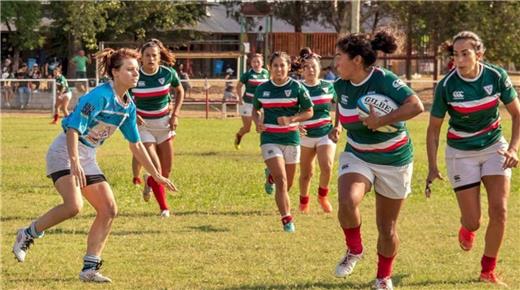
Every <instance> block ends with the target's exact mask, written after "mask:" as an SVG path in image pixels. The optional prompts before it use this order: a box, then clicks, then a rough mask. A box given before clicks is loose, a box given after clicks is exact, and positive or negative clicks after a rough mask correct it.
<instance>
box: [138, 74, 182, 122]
mask: <svg viewBox="0 0 520 290" xmlns="http://www.w3.org/2000/svg"><path fill="white" fill-rule="evenodd" d="M180 84H181V83H180V80H179V76H178V75H177V72H176V71H175V70H174V69H173V68H169V67H166V66H163V65H160V66H159V69H158V70H157V72H156V73H154V74H151V75H150V74H147V73H145V72H144V71H143V69H142V68H141V70H140V72H139V81H138V82H137V86H136V87H135V88H132V91H131V92H132V95H133V97H134V100H135V105H136V107H137V114H138V115H139V116H141V117H143V118H145V119H157V118H161V117H164V116H166V115H168V114H169V102H170V99H171V96H170V87H171V86H173V87H178V86H179V85H180Z"/></svg>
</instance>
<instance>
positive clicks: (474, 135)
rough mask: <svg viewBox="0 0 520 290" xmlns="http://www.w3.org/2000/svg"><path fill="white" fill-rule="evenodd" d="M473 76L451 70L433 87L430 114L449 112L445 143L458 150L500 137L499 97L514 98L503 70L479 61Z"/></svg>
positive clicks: (478, 147)
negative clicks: (477, 70)
mask: <svg viewBox="0 0 520 290" xmlns="http://www.w3.org/2000/svg"><path fill="white" fill-rule="evenodd" d="M479 66H480V72H479V75H478V76H477V77H476V78H474V79H466V78H464V77H462V76H461V75H460V74H459V72H458V71H457V69H453V70H451V71H450V72H449V73H448V74H447V75H446V76H445V77H444V78H443V79H442V80H441V81H439V83H438V84H437V88H436V89H435V98H434V100H433V106H432V110H431V115H432V116H434V117H437V118H444V116H445V114H446V112H448V114H449V115H450V120H449V128H448V136H447V137H448V138H447V139H448V145H449V146H451V147H453V148H456V149H459V150H482V149H484V148H486V147H489V146H491V145H493V144H494V143H495V142H497V141H498V140H499V139H500V138H501V137H502V126H501V125H500V117H499V113H498V105H499V100H500V101H502V102H503V103H504V104H506V105H507V104H509V103H510V102H512V101H513V100H514V99H515V98H516V97H517V92H516V91H515V89H514V88H513V85H512V83H511V80H510V79H509V76H508V75H507V73H506V71H505V70H504V69H502V68H500V67H498V66H495V65H492V64H488V63H480V64H479Z"/></svg>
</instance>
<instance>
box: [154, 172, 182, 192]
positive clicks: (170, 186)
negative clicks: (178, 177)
mask: <svg viewBox="0 0 520 290" xmlns="http://www.w3.org/2000/svg"><path fill="white" fill-rule="evenodd" d="M153 179H154V180H155V181H157V182H158V183H160V184H162V185H164V186H165V187H166V188H168V189H169V190H170V191H173V192H175V191H177V187H176V186H175V184H173V182H171V180H169V179H168V178H166V177H164V176H161V175H158V176H154V177H153Z"/></svg>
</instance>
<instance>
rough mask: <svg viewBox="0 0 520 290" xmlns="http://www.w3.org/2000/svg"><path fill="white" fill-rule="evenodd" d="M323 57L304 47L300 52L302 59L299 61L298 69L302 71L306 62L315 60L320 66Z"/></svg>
mask: <svg viewBox="0 0 520 290" xmlns="http://www.w3.org/2000/svg"><path fill="white" fill-rule="evenodd" d="M320 58H321V56H320V55H319V54H317V53H314V52H313V51H312V50H311V48H310V47H304V48H302V49H301V50H300V58H299V59H298V62H297V64H298V69H302V68H303V66H304V62H306V61H309V60H313V59H315V60H316V62H318V64H320Z"/></svg>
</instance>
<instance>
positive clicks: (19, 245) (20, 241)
mask: <svg viewBox="0 0 520 290" xmlns="http://www.w3.org/2000/svg"><path fill="white" fill-rule="evenodd" d="M33 243H34V239H33V238H31V237H30V236H29V235H28V234H26V233H25V229H19V230H18V233H17V234H16V240H15V241H14V246H13V254H14V256H15V258H16V260H18V262H20V263H22V262H23V261H25V256H26V255H27V251H29V248H30V247H31V245H32V244H33Z"/></svg>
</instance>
